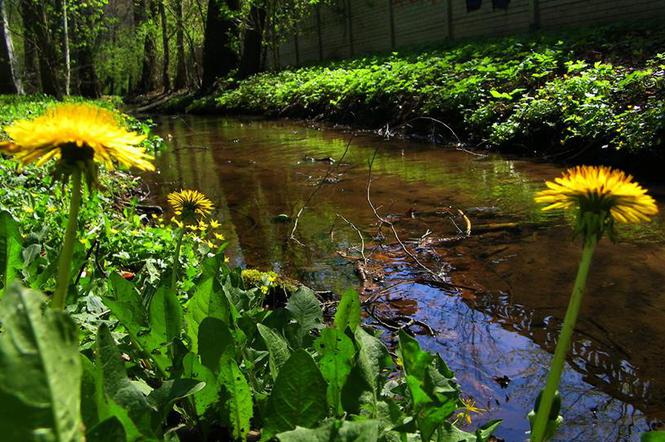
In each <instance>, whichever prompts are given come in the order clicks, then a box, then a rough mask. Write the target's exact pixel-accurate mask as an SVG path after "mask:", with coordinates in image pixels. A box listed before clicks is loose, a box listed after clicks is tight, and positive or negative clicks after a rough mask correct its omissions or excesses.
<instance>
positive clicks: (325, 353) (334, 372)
mask: <svg viewBox="0 0 665 442" xmlns="http://www.w3.org/2000/svg"><path fill="white" fill-rule="evenodd" d="M314 348H315V349H316V351H317V352H318V353H319V354H320V355H321V360H320V361H319V366H320V367H321V374H322V375H323V378H324V379H325V380H326V382H328V390H327V395H328V405H330V407H331V408H332V409H333V411H334V413H336V414H337V415H342V414H343V413H344V410H343V408H342V402H341V393H342V388H343V387H344V384H345V383H346V379H347V378H348V376H349V373H351V368H352V367H353V357H354V356H355V353H356V350H355V348H354V347H353V341H351V339H350V338H349V337H348V336H346V335H345V334H344V332H342V331H340V330H338V329H334V328H326V329H324V330H323V332H322V333H321V337H319V338H318V339H317V340H316V341H315V342H314Z"/></svg>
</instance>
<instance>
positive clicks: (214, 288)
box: [185, 278, 231, 354]
mask: <svg viewBox="0 0 665 442" xmlns="http://www.w3.org/2000/svg"><path fill="white" fill-rule="evenodd" d="M185 307H186V312H185V323H186V327H187V334H188V336H189V338H190V339H191V341H192V352H194V353H195V354H196V353H198V336H199V327H200V326H201V322H203V320H204V319H205V318H216V319H220V320H222V321H224V322H225V323H226V324H230V323H231V322H230V321H231V319H230V307H229V303H228V300H227V299H226V297H225V296H224V295H223V293H222V290H221V288H220V287H219V285H218V284H217V283H216V282H215V279H214V278H209V279H207V280H205V281H204V282H203V283H201V284H200V285H199V286H198V288H197V289H196V292H195V293H194V296H192V298H191V299H190V300H189V301H188V302H187V304H186V306H185Z"/></svg>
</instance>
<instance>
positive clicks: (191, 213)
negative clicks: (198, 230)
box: [168, 190, 214, 222]
mask: <svg viewBox="0 0 665 442" xmlns="http://www.w3.org/2000/svg"><path fill="white" fill-rule="evenodd" d="M168 201H169V204H170V205H171V207H173V211H174V212H175V214H176V215H177V216H178V217H180V219H182V220H183V221H185V222H195V221H196V220H197V218H198V217H205V216H208V215H209V214H210V212H212V211H213V209H214V206H213V204H212V202H211V201H210V200H209V199H208V198H206V196H205V195H204V194H202V193H201V192H199V191H196V190H181V191H180V192H172V193H170V194H169V196H168Z"/></svg>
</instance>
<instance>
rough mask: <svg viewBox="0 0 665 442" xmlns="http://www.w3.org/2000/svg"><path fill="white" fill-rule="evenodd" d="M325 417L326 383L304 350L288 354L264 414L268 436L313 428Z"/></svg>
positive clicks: (326, 410)
mask: <svg viewBox="0 0 665 442" xmlns="http://www.w3.org/2000/svg"><path fill="white" fill-rule="evenodd" d="M327 415H328V406H327V404H326V381H325V380H324V379H323V376H322V375H321V372H320V371H319V368H318V367H317V366H316V364H315V363H314V360H313V359H312V357H311V356H310V355H309V354H308V353H307V352H306V351H305V350H298V351H296V352H294V353H293V355H291V357H290V358H289V360H288V361H286V363H285V364H284V366H283V367H282V369H281V370H280V372H279V376H278V377H277V380H276V381H275V386H274V387H273V391H272V393H271V395H270V398H269V400H268V405H267V409H266V412H265V430H264V431H265V432H266V433H267V435H272V434H277V433H281V432H283V431H288V430H293V429H295V428H296V427H297V426H300V427H308V428H311V427H314V426H315V425H317V424H318V423H319V422H321V421H322V420H323V419H324V418H325V417H326V416H327Z"/></svg>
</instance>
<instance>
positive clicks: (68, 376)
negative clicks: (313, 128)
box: [0, 97, 499, 441]
mask: <svg viewBox="0 0 665 442" xmlns="http://www.w3.org/2000/svg"><path fill="white" fill-rule="evenodd" d="M0 102H2V103H3V106H5V108H7V109H8V110H7V114H6V115H5V116H4V117H3V118H4V119H5V121H7V122H11V123H12V124H10V125H9V126H8V127H7V128H6V132H7V135H10V136H11V141H10V142H4V143H3V144H2V149H3V152H5V153H7V154H9V155H10V156H11V157H14V158H15V159H11V158H6V157H4V156H3V158H2V159H0V166H1V168H0V170H2V174H3V187H2V189H1V191H0V245H1V247H0V294H1V299H0V323H1V324H2V328H1V333H0V368H1V369H0V410H2V418H0V431H2V433H3V434H5V435H7V436H6V437H8V438H9V439H10V440H37V439H39V440H44V439H48V440H56V441H74V440H84V439H87V440H101V441H103V440H109V441H118V440H132V441H134V440H206V439H207V440H219V439H233V440H245V439H247V438H248V437H252V438H254V439H256V438H257V437H260V438H262V439H263V440H270V439H278V440H284V441H297V440H311V439H322V440H370V441H371V440H404V439H405V438H406V439H409V438H419V439H420V440H432V439H436V440H439V441H486V440H489V438H490V436H491V433H492V431H493V430H494V429H495V428H496V427H497V425H498V424H499V422H489V423H487V424H485V425H483V426H481V427H479V428H478V429H476V430H475V431H473V432H468V431H465V430H462V429H460V426H461V425H465V426H468V425H469V424H470V423H471V417H472V414H473V413H476V412H478V411H480V410H479V409H478V408H477V407H475V405H474V404H473V402H472V400H470V399H469V398H466V397H464V396H463V395H462V393H461V391H460V388H459V386H458V385H457V383H456V381H455V378H454V374H453V373H452V372H451V371H450V370H449V369H448V367H447V366H446V364H445V363H444V362H443V360H442V359H441V358H440V357H439V356H438V355H432V354H429V353H427V352H425V351H423V350H422V349H421V348H420V345H419V344H418V342H417V341H416V340H415V339H413V338H412V337H410V336H409V335H407V334H404V333H402V334H400V335H399V340H398V342H399V344H398V347H397V349H396V353H392V354H391V352H390V351H389V349H388V348H387V347H386V346H385V344H384V343H383V342H382V341H381V340H380V339H379V338H378V337H377V336H376V334H375V332H374V331H372V330H371V329H366V328H365V327H364V326H363V325H362V321H361V306H360V300H359V298H358V295H357V294H356V293H355V292H353V291H349V292H348V293H345V294H344V296H343V297H342V299H341V301H340V304H339V306H338V309H337V313H336V315H335V317H334V320H331V321H325V320H324V317H323V312H322V308H321V304H320V302H319V300H318V299H317V298H316V297H315V295H314V293H313V292H312V291H311V290H309V289H307V288H306V287H299V288H298V289H296V290H293V291H292V293H291V295H290V296H289V297H288V299H283V298H281V299H282V301H279V302H276V301H275V298H274V297H270V296H269V295H270V293H271V290H273V289H274V288H275V285H276V280H275V276H274V275H272V274H269V273H265V274H262V273H258V274H256V272H245V273H246V274H247V277H246V278H244V277H243V272H241V271H240V270H239V269H230V268H229V267H228V266H227V264H226V262H225V261H226V260H225V257H224V242H223V236H222V234H221V232H219V231H218V228H219V225H218V224H217V223H216V221H215V220H214V219H212V218H209V215H210V214H211V213H213V210H214V208H213V207H212V204H211V203H210V202H209V201H208V200H207V198H206V197H205V196H204V195H202V194H200V193H198V192H196V191H178V192H174V193H173V194H172V195H171V197H170V198H169V201H170V203H171V205H172V208H171V212H172V214H173V218H172V219H171V218H169V219H168V220H167V219H165V218H163V217H161V216H155V217H153V216H149V215H147V214H144V213H141V211H140V210H139V205H138V201H137V198H136V194H135V193H134V192H136V189H137V187H136V186H137V181H136V178H132V177H131V176H129V175H127V174H125V173H120V172H117V171H114V170H111V169H110V168H109V167H108V163H107V167H105V166H104V165H103V164H102V165H100V168H99V169H97V164H92V163H91V162H95V163H96V162H99V161H100V158H101V159H102V160H103V159H104V158H105V157H104V155H106V154H108V155H113V159H115V160H118V159H120V160H124V161H125V162H126V163H128V164H132V163H135V164H139V162H142V161H147V160H148V159H149V156H150V155H151V153H152V151H153V147H154V146H157V145H158V144H159V143H158V140H155V139H154V138H152V139H151V137H150V135H149V127H148V126H144V125H139V124H137V123H136V121H134V120H132V119H130V118H128V117H126V116H122V115H115V117H114V119H109V118H107V117H109V116H110V114H109V113H108V112H109V111H108V110H107V109H110V108H111V105H110V104H108V103H106V104H105V103H96V104H94V105H91V104H88V103H81V102H76V103H74V104H72V103H69V104H65V105H58V106H57V107H56V108H49V105H52V103H50V100H49V99H45V98H43V97H41V98H39V97H38V98H33V99H32V100H30V99H16V100H14V99H10V98H6V99H4V100H0ZM100 105H101V106H103V107H104V108H105V109H100V108H99V107H97V106H100ZM72 106H73V107H72ZM91 106H95V107H91ZM75 111H76V112H75ZM42 113H44V116H43V117H38V116H39V115H41V114H42ZM26 116H28V117H32V118H33V120H32V121H30V120H28V121H20V122H17V121H16V119H20V118H23V117H26ZM35 117H37V119H35ZM43 118H48V119H50V121H46V120H44V119H43ZM91 119H92V120H94V121H95V122H96V123H97V124H96V125H88V124H83V123H88V122H89V121H90V120H91ZM37 123H39V124H37ZM53 128H56V129H57V130H55V131H53ZM99 128H103V129H104V131H103V132H104V134H105V135H100V134H99V130H98V129H99ZM134 128H138V129H134ZM95 130H97V132H95ZM136 130H141V131H144V132H148V133H146V134H138V133H136V132H135V131H136ZM49 131H50V132H49ZM108 134H114V137H117V139H108V138H104V137H105V136H107V135H108ZM47 135H48V136H50V137H54V138H48V137H47ZM47 138H48V139H49V142H48V143H47V144H45V143H43V141H44V140H45V139H47ZM144 138H146V140H148V141H143V139H144ZM34 140H37V141H38V142H34ZM116 141H118V143H119V144H114V143H115V142H116ZM71 143H74V144H76V145H77V147H74V146H72V145H71ZM77 143H80V145H78V144H77ZM94 143H99V144H94ZM144 143H147V144H144ZM93 146H95V147H94V153H91V152H90V150H89V149H93ZM139 146H140V149H141V150H136V149H138V148H139ZM72 148H73V149H80V150H75V151H74V153H72V151H71V150H68V149H72ZM50 153H55V154H56V161H55V163H53V162H49V163H47V165H48V166H49V167H39V166H36V165H31V164H29V163H31V162H33V161H37V160H38V159H39V158H44V156H45V155H49V154H50ZM16 159H18V160H19V162H17V161H16ZM101 162H102V163H103V162H104V161H101ZM121 162H123V161H121ZM51 166H55V169H53V167H51ZM93 166H94V167H93ZM53 171H55V172H56V173H55V174H52V173H51V172H53ZM86 174H88V175H87V176H86ZM77 175H78V177H77ZM81 175H83V176H84V177H86V178H87V179H85V180H81V179H80V178H81ZM4 179H6V181H5V180H4ZM111 188H112V189H113V191H111V190H109V189H111ZM67 207H69V210H67ZM78 209H80V210H78ZM109 209H111V210H109ZM67 213H68V214H67ZM67 226H69V228H67ZM71 226H74V227H73V228H72V227H71ZM72 232H73V233H72ZM114 232H115V233H114ZM118 232H124V234H123V235H117V233H118ZM127 232H129V235H128V234H127ZM63 267H64V268H65V269H67V270H68V271H64V272H63V271H62V269H63ZM63 279H64V280H65V282H64V287H65V291H64V296H63V297H62V298H58V296H57V295H58V293H63V292H58V287H62V286H63V282H62V281H63ZM21 282H22V283H23V284H21ZM25 286H28V287H30V288H26V287H25ZM63 301H64V302H63Z"/></svg>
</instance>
